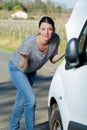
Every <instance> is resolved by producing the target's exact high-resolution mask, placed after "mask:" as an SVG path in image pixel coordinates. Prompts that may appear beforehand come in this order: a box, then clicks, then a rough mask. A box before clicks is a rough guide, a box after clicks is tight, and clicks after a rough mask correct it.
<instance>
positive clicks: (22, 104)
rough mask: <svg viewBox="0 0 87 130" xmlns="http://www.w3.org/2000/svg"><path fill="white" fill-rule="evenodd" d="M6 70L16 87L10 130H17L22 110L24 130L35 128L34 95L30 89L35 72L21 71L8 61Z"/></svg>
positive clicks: (33, 129)
mask: <svg viewBox="0 0 87 130" xmlns="http://www.w3.org/2000/svg"><path fill="white" fill-rule="evenodd" d="M8 71H9V74H10V77H11V80H12V82H13V83H14V85H15V86H16V88H17V90H18V91H17V94H16V101H15V104H14V108H13V112H12V118H11V122H10V130H19V128H20V120H21V117H22V114H23V112H24V118H25V127H26V130H35V105H36V97H35V94H34V91H33V89H32V85H33V82H34V80H35V76H36V72H32V73H23V72H21V71H20V70H19V69H18V68H17V67H16V66H15V65H14V64H13V63H12V61H9V64H8Z"/></svg>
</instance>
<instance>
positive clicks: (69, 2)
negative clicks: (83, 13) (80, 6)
mask: <svg viewBox="0 0 87 130" xmlns="http://www.w3.org/2000/svg"><path fill="white" fill-rule="evenodd" d="M42 1H44V2H45V1H47V0H42ZM50 1H52V2H54V3H55V2H57V3H58V2H59V3H61V4H63V5H65V6H66V7H67V8H73V7H74V5H75V3H76V1H78V0H50Z"/></svg>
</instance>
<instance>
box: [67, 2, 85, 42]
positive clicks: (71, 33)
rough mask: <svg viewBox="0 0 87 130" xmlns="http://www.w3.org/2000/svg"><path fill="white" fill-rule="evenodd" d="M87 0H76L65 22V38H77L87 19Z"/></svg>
mask: <svg viewBox="0 0 87 130" xmlns="http://www.w3.org/2000/svg"><path fill="white" fill-rule="evenodd" d="M86 12H87V0H78V1H77V3H76V5H75V7H74V10H73V12H72V14H71V16H70V18H69V20H68V22H67V23H66V25H65V27H66V33H67V39H68V40H70V39H71V38H73V37H76V38H78V36H79V35H80V32H81V29H82V27H83V25H84V22H85V20H86V19H87V13H86Z"/></svg>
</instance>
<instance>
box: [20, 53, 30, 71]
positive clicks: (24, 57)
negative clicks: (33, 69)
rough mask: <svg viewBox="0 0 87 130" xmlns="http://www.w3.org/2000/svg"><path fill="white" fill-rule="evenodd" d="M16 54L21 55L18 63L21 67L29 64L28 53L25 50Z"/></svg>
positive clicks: (23, 67)
mask: <svg viewBox="0 0 87 130" xmlns="http://www.w3.org/2000/svg"><path fill="white" fill-rule="evenodd" d="M18 54H19V55H21V56H22V57H23V58H22V60H21V61H20V62H19V64H18V65H19V67H20V68H21V69H23V70H26V69H27V68H28V66H29V63H28V57H29V54H28V53H26V52H18Z"/></svg>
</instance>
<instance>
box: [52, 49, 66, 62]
mask: <svg viewBox="0 0 87 130" xmlns="http://www.w3.org/2000/svg"><path fill="white" fill-rule="evenodd" d="M64 56H65V52H62V53H59V54H56V55H55V56H54V57H53V58H52V60H51V62H52V63H56V62H57V61H59V60H60V59H61V58H63V57H64Z"/></svg>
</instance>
